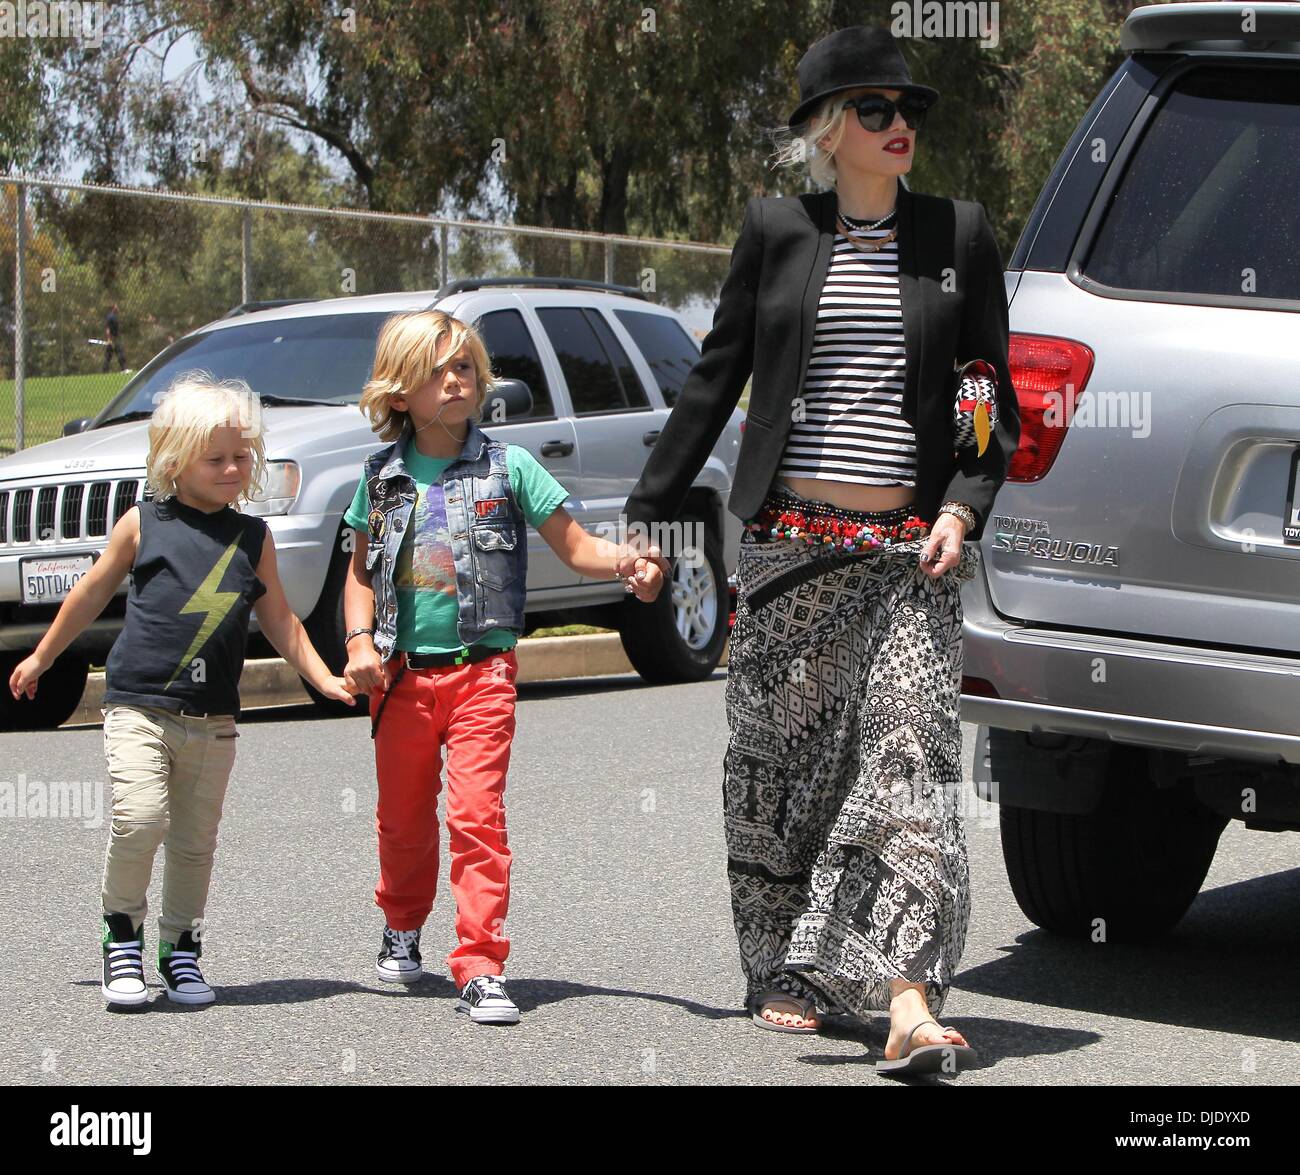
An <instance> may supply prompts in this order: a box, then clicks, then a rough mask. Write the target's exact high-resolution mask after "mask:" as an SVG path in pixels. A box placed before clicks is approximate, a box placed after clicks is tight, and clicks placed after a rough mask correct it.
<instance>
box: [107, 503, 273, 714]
mask: <svg viewBox="0 0 1300 1175" xmlns="http://www.w3.org/2000/svg"><path fill="white" fill-rule="evenodd" d="M139 510H140V545H139V547H138V548H137V550H136V556H135V563H134V564H133V565H132V568H131V587H130V590H129V592H128V594H127V598H126V623H125V625H124V626H123V628H122V631H121V632H120V633H119V634H118V637H117V640H116V641H115V642H114V643H113V648H112V650H111V651H110V652H109V654H108V663H107V665H106V666H105V673H104V686H105V688H104V702H105V704H106V705H107V704H109V703H113V702H118V703H121V704H124V705H133V704H134V705H143V706H159V707H161V708H162V709H165V710H174V711H181V710H182V709H185V710H192V711H201V712H203V713H206V714H234V715H235V716H236V717H238V716H239V675H240V673H242V672H243V668H244V646H245V642H246V641H247V639H248V616H249V612H250V611H251V610H252V607H253V604H254V603H255V602H256V601H257V600H258V598H259V597H261V596H262V595H264V594H265V592H266V585H265V584H264V583H263V582H262V581H261V580H260V579H258V578H257V573H256V570H257V565H258V563H259V562H260V561H261V558H262V543H263V541H264V540H265V538H266V529H267V528H266V523H265V522H263V521H262V519H260V518H257V517H254V516H253V515H251V514H241V513H240V512H239V511H238V510H235V509H233V508H232V507H230V506H227V507H226V508H225V509H224V510H218V511H216V512H215V513H213V514H208V513H206V512H204V511H202V510H196V509H195V508H194V507H193V506H187V505H185V503H184V502H180V501H178V500H177V499H176V498H168V499H167V500H166V501H164V502H155V501H152V500H146V501H143V502H141V503H140V504H139Z"/></svg>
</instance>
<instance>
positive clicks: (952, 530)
mask: <svg viewBox="0 0 1300 1175" xmlns="http://www.w3.org/2000/svg"><path fill="white" fill-rule="evenodd" d="M965 538H966V524H965V523H964V522H963V521H962V520H961V519H960V518H958V517H957V515H955V514H940V515H939V517H938V518H936V519H935V520H934V525H933V526H932V527H931V528H930V537H929V538H928V539H926V542H925V546H924V547H922V548H921V556H920V560H921V570H922V571H924V572H925V573H926V575H928V576H929V577H930V578H931V579H938V578H939V576H941V575H943V574H944V573H945V572H946V571H950V570H951V569H952V568H954V567H956V566H957V563H958V561H959V560H960V559H961V545H962V543H963V541H965Z"/></svg>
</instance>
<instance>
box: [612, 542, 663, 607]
mask: <svg viewBox="0 0 1300 1175" xmlns="http://www.w3.org/2000/svg"><path fill="white" fill-rule="evenodd" d="M615 570H616V571H617V572H618V574H619V575H622V576H627V577H628V578H627V580H626V581H625V582H627V583H629V584H631V585H632V592H633V594H634V595H635V596H636V598H637V599H638V600H640V601H641V602H642V603H644V604H649V603H650V602H651V601H653V600H654V599H655V598H656V597H657V596H658V595H659V589H660V588H662V587H663V584H664V578H665V577H666V576H667V574H668V571H669V566H668V560H667V559H665V558H664V557H663V555H661V554H660V552H659V548H658V547H656V546H653V545H652V546H651V547H650V548H649V550H648V551H647V552H646V553H645V554H644V555H643V554H641V553H640V552H639V551H637V550H636V548H635V547H631V546H627V545H624V547H623V549H622V552H621V553H620V555H619V558H618V564H617V566H616V568H615Z"/></svg>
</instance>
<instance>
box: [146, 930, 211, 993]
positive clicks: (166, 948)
mask: <svg viewBox="0 0 1300 1175" xmlns="http://www.w3.org/2000/svg"><path fill="white" fill-rule="evenodd" d="M202 953H203V948H202V946H201V945H200V943H199V942H198V940H197V939H195V937H194V935H192V934H191V933H190V932H189V931H188V930H185V931H182V932H181V937H180V941H179V942H175V943H171V942H166V941H160V942H159V943H158V977H159V978H160V979H161V980H162V981H163V985H164V986H165V987H166V988H167V998H168V999H169V1000H175V1001H176V1002H177V1003H178V1004H210V1003H212V1001H213V1000H215V999H216V998H217V993H216V992H215V991H213V990H212V988H210V987H209V986H208V985H207V983H205V982H204V979H203V972H202V971H200V970H199V956H200V955H201V954H202Z"/></svg>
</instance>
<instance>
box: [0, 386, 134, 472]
mask: <svg viewBox="0 0 1300 1175" xmlns="http://www.w3.org/2000/svg"><path fill="white" fill-rule="evenodd" d="M130 378H131V375H130V373H129V372H120V371H110V372H107V373H105V374H102V375H51V376H41V377H38V378H36V379H28V380H27V381H26V382H25V383H24V385H23V398H24V400H25V401H26V404H25V406H26V413H25V415H26V428H25V430H24V436H23V443H24V447H28V448H30V447H31V446H32V445H39V444H40V443H41V442H42V441H51V440H53V439H54V438H55V437H59V436H62V435H63V426H64V425H65V424H67V422H68V421H69V420H76V419H77V418H78V417H79V416H94V415H95V413H97V412H98V411H99V410H100V409H101V408H102V407H103V406H104V405H105V404H107V403H108V402H109V400H111V399H112V398H113V397H114V396H115V395H116V394H117V393H118V392H119V391H120V390H121V388H122V385H123V384H124V383H126V381H127V380H128V379H130ZM13 451H14V381H13V380H11V379H6V380H0V455H3V454H6V453H12V452H13Z"/></svg>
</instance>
